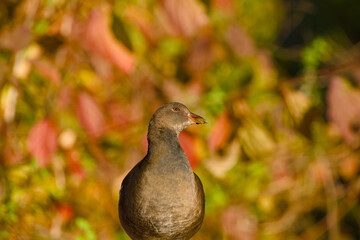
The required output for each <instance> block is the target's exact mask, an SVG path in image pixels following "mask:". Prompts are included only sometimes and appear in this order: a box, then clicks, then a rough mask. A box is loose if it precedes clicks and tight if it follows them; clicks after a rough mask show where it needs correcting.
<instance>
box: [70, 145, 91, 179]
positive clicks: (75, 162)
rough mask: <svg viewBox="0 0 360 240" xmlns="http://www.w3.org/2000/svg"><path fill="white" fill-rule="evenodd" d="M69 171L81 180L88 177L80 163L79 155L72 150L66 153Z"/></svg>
mask: <svg viewBox="0 0 360 240" xmlns="http://www.w3.org/2000/svg"><path fill="white" fill-rule="evenodd" d="M66 155H67V161H68V165H69V170H70V172H72V173H73V174H75V175H76V176H78V177H79V178H80V179H81V180H82V179H84V178H85V177H86V172H85V170H84V168H83V166H82V165H81V163H80V157H79V153H78V152H77V151H75V150H70V151H68V152H67V153H66Z"/></svg>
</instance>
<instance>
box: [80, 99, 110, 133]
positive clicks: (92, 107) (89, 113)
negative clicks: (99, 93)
mask: <svg viewBox="0 0 360 240" xmlns="http://www.w3.org/2000/svg"><path fill="white" fill-rule="evenodd" d="M76 114H77V117H78V119H79V122H80V124H81V125H82V126H83V127H84V128H85V130H86V131H87V132H88V133H89V134H90V135H91V136H93V137H95V138H97V137H100V136H101V135H102V134H103V133H104V130H105V119H104V116H103V113H102V111H101V109H100V107H99V105H98V104H97V103H96V101H95V100H94V99H93V98H92V97H91V96H89V95H88V94H86V93H80V94H79V95H78V98H77V104H76Z"/></svg>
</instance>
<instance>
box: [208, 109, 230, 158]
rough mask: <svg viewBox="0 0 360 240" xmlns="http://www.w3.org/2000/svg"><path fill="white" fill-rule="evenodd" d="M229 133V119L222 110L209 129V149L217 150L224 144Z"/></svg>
mask: <svg viewBox="0 0 360 240" xmlns="http://www.w3.org/2000/svg"><path fill="white" fill-rule="evenodd" d="M230 133H231V127H230V119H229V115H228V113H227V112H226V111H224V112H222V113H221V114H220V115H219V116H218V117H217V119H216V122H215V125H214V127H213V128H212V130H211V133H210V136H209V139H208V143H209V149H210V150H211V151H217V150H219V149H221V148H222V147H224V146H225V144H226V142H227V141H228V140H229V137H230Z"/></svg>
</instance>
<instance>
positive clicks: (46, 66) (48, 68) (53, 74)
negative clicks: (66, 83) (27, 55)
mask: <svg viewBox="0 0 360 240" xmlns="http://www.w3.org/2000/svg"><path fill="white" fill-rule="evenodd" d="M31 62H32V64H33V65H34V67H35V68H36V69H37V70H38V71H39V72H40V73H41V74H42V75H43V76H44V77H45V78H48V79H50V80H51V81H53V82H54V83H56V84H58V83H60V81H61V77H60V73H59V71H58V70H57V69H56V68H55V67H54V66H53V65H51V64H50V63H49V62H46V61H44V60H33V61H31Z"/></svg>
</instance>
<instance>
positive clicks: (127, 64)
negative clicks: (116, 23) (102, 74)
mask: <svg viewBox="0 0 360 240" xmlns="http://www.w3.org/2000/svg"><path fill="white" fill-rule="evenodd" d="M80 28H81V29H80V31H78V32H77V36H76V37H77V38H78V40H79V41H80V42H82V43H83V44H84V45H85V47H86V48H87V49H88V50H89V51H91V52H93V53H95V54H96V55H98V56H101V57H102V58H104V59H106V60H108V61H110V62H112V63H113V64H115V66H116V67H117V68H118V69H119V70H121V71H123V72H125V73H127V74H129V73H131V72H132V71H133V70H134V67H135V57H134V55H133V54H132V53H130V52H129V51H128V50H127V48H126V47H124V46H123V45H122V44H121V43H120V42H118V41H117V40H116V39H115V38H114V36H113V35H112V32H111V30H110V27H109V21H108V16H107V14H105V13H104V12H103V11H100V10H98V9H94V10H93V11H92V12H91V13H90V15H89V17H88V19H87V20H86V22H85V23H84V24H82V25H81V26H80Z"/></svg>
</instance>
